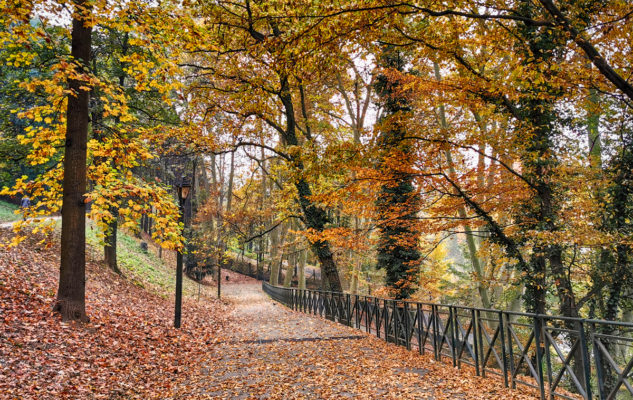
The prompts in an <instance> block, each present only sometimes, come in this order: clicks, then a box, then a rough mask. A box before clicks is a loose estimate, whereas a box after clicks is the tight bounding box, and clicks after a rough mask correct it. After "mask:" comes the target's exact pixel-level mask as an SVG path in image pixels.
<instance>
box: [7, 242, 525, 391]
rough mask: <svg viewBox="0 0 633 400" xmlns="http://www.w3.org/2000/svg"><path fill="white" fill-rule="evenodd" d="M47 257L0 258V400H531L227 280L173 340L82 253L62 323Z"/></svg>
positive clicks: (38, 251)
mask: <svg viewBox="0 0 633 400" xmlns="http://www.w3.org/2000/svg"><path fill="white" fill-rule="evenodd" d="M0 239H2V238H0ZM5 239H6V238H5ZM58 254H59V249H58V247H57V246H52V248H48V247H46V246H41V245H39V244H38V243H37V241H36V240H35V239H33V240H31V242H30V243H27V245H26V246H22V247H20V248H18V249H12V250H6V249H0V399H207V398H209V399H345V398H350V399H532V398H534V397H533V395H534V393H526V392H520V391H518V390H517V391H511V390H509V389H505V388H503V386H502V383H501V382H500V381H499V380H496V379H482V378H478V377H476V376H473V375H474V374H472V371H467V370H466V371H464V370H457V369H454V368H452V366H450V365H448V364H445V363H438V362H435V361H434V360H433V359H432V357H430V356H420V355H418V354H417V353H415V352H412V351H407V350H406V349H404V348H402V347H397V346H395V345H393V344H388V343H385V342H384V341H382V340H380V339H377V338H374V337H372V336H369V335H367V334H365V333H363V332H361V331H358V330H354V329H351V328H348V327H345V326H342V325H339V324H336V323H333V322H330V321H327V320H325V319H322V318H318V317H314V316H310V315H305V314H302V313H298V312H294V311H292V310H289V309H287V308H286V307H284V306H282V305H280V304H277V303H275V302H273V301H272V300H270V299H269V298H268V297H267V296H266V295H265V294H264V293H263V292H262V291H261V284H260V283H259V282H256V281H254V280H252V279H250V278H246V277H244V276H241V275H238V274H235V273H231V272H226V273H225V275H229V277H230V281H229V282H226V281H223V286H222V289H223V296H224V297H223V300H222V301H218V300H217V299H213V298H212V297H210V296H209V293H213V290H209V291H206V292H205V291H203V297H201V299H200V300H199V301H198V300H197V299H196V298H195V297H193V298H186V299H185V302H184V307H183V327H182V329H180V330H176V329H174V328H172V327H171V324H172V317H173V299H172V298H170V297H169V296H167V295H166V294H164V293H163V294H156V293H151V292H149V291H148V290H146V289H144V288H141V287H138V286H136V285H133V284H131V283H130V282H128V281H127V280H125V279H124V278H121V277H119V276H117V275H115V274H113V273H111V272H110V271H108V270H107V269H105V268H104V267H103V265H102V264H101V263H99V262H96V261H95V260H97V259H98V258H99V255H98V254H92V255H91V256H90V257H89V258H90V259H91V261H90V262H89V264H88V271H87V305H88V306H87V308H88V314H89V317H90V322H89V323H87V324H81V325H76V324H65V323H61V321H60V320H59V317H58V316H57V315H55V314H53V313H52V312H51V307H52V304H53V301H54V298H55V291H56V280H57V273H58V272H57V269H58V265H59V256H58ZM208 289H214V288H208ZM205 293H206V294H205ZM224 299H226V300H224Z"/></svg>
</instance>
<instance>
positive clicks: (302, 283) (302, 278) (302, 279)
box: [298, 249, 308, 289]
mask: <svg viewBox="0 0 633 400" xmlns="http://www.w3.org/2000/svg"><path fill="white" fill-rule="evenodd" d="M300 257H301V258H300V261H299V271H298V275H299V277H298V279H299V289H305V288H306V261H307V259H308V251H307V250H305V249H304V250H301V255H300Z"/></svg>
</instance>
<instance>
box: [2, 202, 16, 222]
mask: <svg viewBox="0 0 633 400" xmlns="http://www.w3.org/2000/svg"><path fill="white" fill-rule="evenodd" d="M17 209H18V206H16V205H14V204H11V203H7V202H6V201H1V200H0V222H10V221H15V220H17V219H19V218H20V216H19V215H17V214H14V211H15V210H17Z"/></svg>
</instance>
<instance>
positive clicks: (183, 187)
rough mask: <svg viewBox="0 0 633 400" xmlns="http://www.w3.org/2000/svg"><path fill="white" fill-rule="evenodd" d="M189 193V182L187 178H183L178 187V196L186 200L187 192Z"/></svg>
mask: <svg viewBox="0 0 633 400" xmlns="http://www.w3.org/2000/svg"><path fill="white" fill-rule="evenodd" d="M190 191H191V181H190V180H189V179H188V178H184V179H183V180H182V182H181V183H180V185H179V186H178V196H179V197H180V198H181V199H183V200H186V199H187V197H189V192H190Z"/></svg>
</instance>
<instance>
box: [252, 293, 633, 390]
mask: <svg viewBox="0 0 633 400" xmlns="http://www.w3.org/2000/svg"><path fill="white" fill-rule="evenodd" d="M263 289H264V292H266V293H267V294H268V295H269V296H270V297H271V298H273V299H274V300H276V301H278V302H280V303H282V304H285V305H286V306H288V307H290V308H292V309H293V310H296V311H301V312H304V313H308V314H314V315H319V316H323V317H325V318H327V319H330V320H332V321H336V322H339V323H341V324H344V325H347V326H350V327H354V328H357V329H361V330H364V331H365V332H367V333H370V334H373V335H376V336H377V337H380V338H383V339H385V340H387V341H389V342H392V343H396V344H398V345H400V346H405V347H406V348H407V349H409V350H415V351H418V352H419V353H420V354H424V353H426V352H430V353H431V354H433V356H434V357H435V359H437V360H448V361H450V362H452V364H453V366H455V367H460V368H461V367H462V365H470V366H472V367H473V368H474V371H475V373H476V374H477V375H479V376H486V375H497V376H499V377H500V379H502V380H503V382H504V384H505V386H506V387H512V388H517V387H520V386H528V387H532V388H534V389H536V390H537V391H538V393H540V397H541V399H559V398H562V399H608V400H612V399H618V400H620V399H622V400H626V399H633V324H631V323H623V322H613V321H602V320H591V319H581V318H566V317H560V316H549V315H540V314H528V313H520V312H512V311H500V310H489V309H481V308H475V307H463V306H456V305H445V304H435V303H425V302H413V301H398V300H390V299H382V298H378V297H370V296H360V295H350V294H346V293H336V292H327V291H320V290H300V289H296V288H285V287H278V286H271V285H269V284H268V283H266V282H264V284H263Z"/></svg>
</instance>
